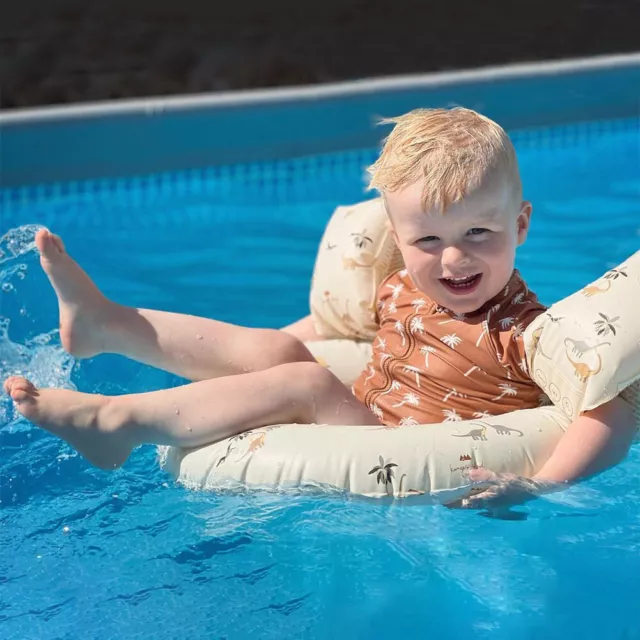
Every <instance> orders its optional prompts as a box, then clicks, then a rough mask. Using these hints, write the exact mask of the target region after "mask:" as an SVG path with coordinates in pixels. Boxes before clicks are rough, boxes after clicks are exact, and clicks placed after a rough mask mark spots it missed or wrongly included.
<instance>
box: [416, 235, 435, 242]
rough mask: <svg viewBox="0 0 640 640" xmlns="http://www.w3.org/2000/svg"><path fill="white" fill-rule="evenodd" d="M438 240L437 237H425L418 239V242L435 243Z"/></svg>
mask: <svg viewBox="0 0 640 640" xmlns="http://www.w3.org/2000/svg"><path fill="white" fill-rule="evenodd" d="M436 240H439V238H438V236H425V237H424V238H420V240H418V242H435V241H436Z"/></svg>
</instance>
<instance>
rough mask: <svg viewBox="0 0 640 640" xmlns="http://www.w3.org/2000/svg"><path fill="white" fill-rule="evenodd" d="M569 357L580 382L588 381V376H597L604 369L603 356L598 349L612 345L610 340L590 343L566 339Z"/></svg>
mask: <svg viewBox="0 0 640 640" xmlns="http://www.w3.org/2000/svg"><path fill="white" fill-rule="evenodd" d="M564 346H565V348H566V354H567V359H568V360H569V362H570V363H571V366H572V367H573V368H574V370H575V371H574V373H575V375H576V377H577V378H578V380H580V382H586V381H587V379H588V378H591V377H593V376H595V375H596V374H598V373H600V371H601V370H602V358H601V357H600V354H599V353H598V352H597V349H598V348H600V347H604V346H611V343H610V342H599V343H597V344H595V345H589V344H587V343H586V342H584V341H583V340H573V339H572V338H565V339H564Z"/></svg>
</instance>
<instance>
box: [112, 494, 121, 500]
mask: <svg viewBox="0 0 640 640" xmlns="http://www.w3.org/2000/svg"><path fill="white" fill-rule="evenodd" d="M111 497H112V498H116V499H117V498H119V497H120V496H119V495H118V494H117V493H114V494H113V495H112V496H111Z"/></svg>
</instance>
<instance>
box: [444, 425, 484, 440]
mask: <svg viewBox="0 0 640 640" xmlns="http://www.w3.org/2000/svg"><path fill="white" fill-rule="evenodd" d="M451 435H452V436H453V437H454V438H472V439H473V440H486V439H487V428H486V427H480V428H479V429H471V431H469V433H452V434H451Z"/></svg>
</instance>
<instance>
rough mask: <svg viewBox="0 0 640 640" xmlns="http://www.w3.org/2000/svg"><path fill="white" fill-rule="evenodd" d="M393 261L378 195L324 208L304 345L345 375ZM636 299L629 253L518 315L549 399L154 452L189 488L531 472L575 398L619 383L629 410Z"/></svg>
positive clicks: (583, 404) (359, 366)
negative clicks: (480, 412) (543, 308)
mask: <svg viewBox="0 0 640 640" xmlns="http://www.w3.org/2000/svg"><path fill="white" fill-rule="evenodd" d="M401 267H402V260H401V257H400V255H399V253H398V251H397V249H396V247H395V243H394V241H393V238H392V236H391V234H390V233H389V229H388V223H387V217H386V214H385V212H384V210H383V207H382V204H381V201H380V200H379V199H376V200H370V201H367V202H364V203H360V204H358V205H354V206H352V207H339V208H338V209H337V210H336V212H335V213H334V215H333V216H332V218H331V220H330V222H329V224H328V226H327V229H326V231H325V234H324V237H323V239H322V243H321V246H320V250H319V252H318V257H317V260H316V266H315V270H314V277H313V282H312V287H311V300H310V304H311V313H312V316H313V319H314V322H315V325H316V330H317V331H318V333H319V334H320V335H322V336H323V338H325V340H323V341H319V342H312V343H308V347H309V348H310V350H311V351H312V353H313V354H314V356H315V357H316V358H317V359H318V361H319V362H321V363H322V364H324V365H325V366H327V367H329V368H330V369H331V370H332V371H333V372H334V373H335V374H336V375H337V376H338V377H339V378H340V379H341V380H342V381H343V382H345V384H347V385H350V384H352V383H353V381H354V380H355V379H356V377H357V376H358V375H359V374H360V372H361V371H362V370H363V369H364V368H365V367H366V365H367V362H368V360H369V357H370V355H371V340H372V339H373V337H374V334H375V331H376V324H375V319H376V315H375V299H376V291H377V288H378V286H379V285H380V283H381V282H382V280H383V279H384V278H386V277H387V275H389V274H390V273H391V272H392V271H393V270H395V269H398V268H401ZM638 300H640V252H638V253H636V254H634V255H633V256H631V257H630V258H629V259H628V260H627V261H626V262H624V263H623V264H621V265H620V266H618V267H617V268H615V269H611V270H610V271H608V272H607V273H606V274H604V275H603V277H602V278H600V279H599V280H597V281H595V282H593V283H592V284H590V285H589V286H587V287H585V288H584V289H582V290H581V291H578V292H577V293H575V294H574V295H572V296H570V297H569V298H566V299H565V300H562V301H561V302H558V303H557V304H555V305H553V306H552V307H551V308H550V309H549V311H548V312H547V313H545V314H543V315H541V316H539V318H537V320H536V321H535V322H534V323H532V325H530V326H529V328H528V329H527V331H526V332H525V334H524V339H525V346H526V352H527V364H528V367H529V371H532V372H533V376H534V378H535V380H536V382H537V383H538V384H539V385H540V387H541V389H542V390H543V391H544V392H545V394H546V397H547V398H549V399H550V402H549V404H550V405H551V406H541V407H540V408H538V409H529V410H526V411H516V412H513V413H508V414H504V415H501V416H497V417H489V418H486V419H485V418H481V419H478V420H470V421H463V422H443V423H440V424H429V425H410V424H408V425H403V426H400V427H380V426H364V425H363V426H357V427H353V426H328V425H297V424H290V425H273V426H268V427H264V428H261V429H254V430H252V431H248V432H246V433H243V434H240V435H238V436H235V437H232V438H229V439H225V440H222V441H220V442H217V443H215V444H211V445H208V446H205V447H201V448H198V449H192V450H186V449H178V448H175V447H161V448H160V457H161V462H162V464H163V466H164V468H165V469H166V470H168V471H169V472H170V473H171V474H172V475H173V476H174V477H175V478H176V479H177V480H178V481H179V482H181V483H182V484H184V485H186V486H188V487H191V488H198V489H219V488H237V487H243V488H261V489H266V490H272V491H273V490H285V489H296V490H302V489H310V488H311V489H323V490H338V491H347V492H351V493H354V494H359V495H365V496H370V497H383V496H394V497H405V496H409V495H422V496H426V497H428V498H429V499H430V500H433V501H434V502H442V503H446V502H449V501H452V500H456V499H458V498H460V497H463V496H466V495H468V494H469V492H470V490H471V486H470V483H469V481H468V479H467V478H466V476H465V472H466V470H468V469H469V468H471V467H482V466H484V467H486V468H489V469H492V470H493V471H497V472H510V473H516V474H520V475H525V476H530V475H532V474H534V473H535V472H536V471H537V470H538V469H539V468H540V467H541V466H542V465H543V464H544V462H545V461H546V460H547V459H548V458H549V456H550V455H551V453H552V451H553V450H554V448H555V446H556V444H557V442H558V441H559V439H560V438H561V436H562V434H563V433H564V430H565V429H566V428H567V426H568V425H569V424H570V422H571V421H572V419H574V418H575V416H577V415H578V414H579V413H580V412H581V411H584V410H587V409H592V408H594V407H596V406H598V405H600V404H602V403H604V402H606V401H608V400H610V399H611V398H613V397H615V396H616V395H618V394H622V395H623V396H624V397H625V398H626V399H627V400H628V401H630V402H631V403H632V404H633V406H634V408H635V410H636V416H637V417H638V422H639V423H640V417H639V416H640V412H639V406H640V402H639V395H640V394H639V390H640V383H639V382H638V380H639V379H640V312H639V311H638V309H639V307H638ZM543 397H544V396H543ZM551 403H552V404H551Z"/></svg>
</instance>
